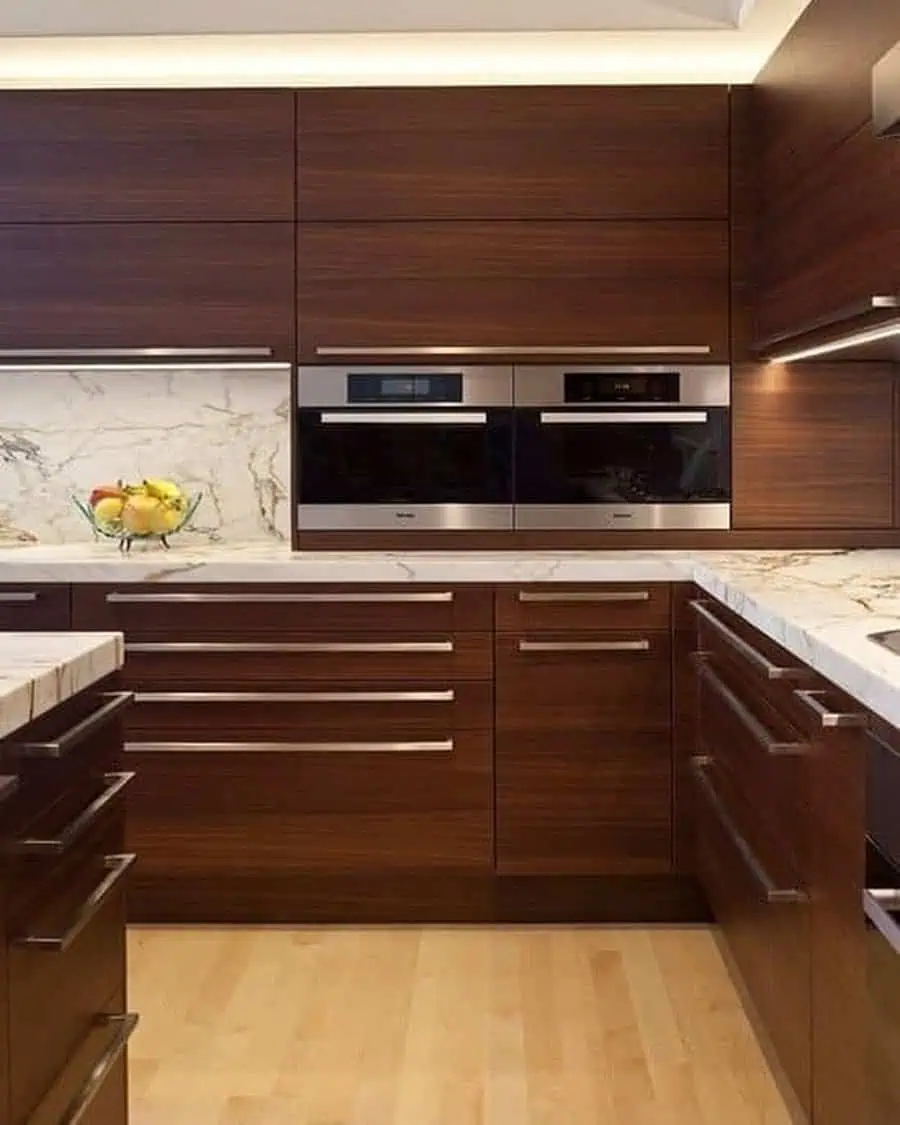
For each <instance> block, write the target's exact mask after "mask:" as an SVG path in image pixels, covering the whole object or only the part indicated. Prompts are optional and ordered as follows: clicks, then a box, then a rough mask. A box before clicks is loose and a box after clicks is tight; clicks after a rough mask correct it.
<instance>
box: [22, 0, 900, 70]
mask: <svg viewBox="0 0 900 1125" xmlns="http://www.w3.org/2000/svg"><path fill="white" fill-rule="evenodd" d="M811 2H813V0H0V88H34V89H41V88H87V87H165V86H196V87H203V86H223V87H224V86H393V85H406V86H450V85H540V84H566V85H615V84H665V83H673V84H678V83H683V84H696V83H743V82H752V81H753V79H754V78H755V77H756V75H757V74H758V73H759V71H760V70H761V69H762V67H763V66H764V65H765V63H766V61H767V60H768V58H769V57H770V56H771V54H772V53H773V52H774V51H775V50H776V48H777V46H778V44H779V43H780V42H781V40H782V39H783V38H784V36H785V35H786V34H787V32H788V31H789V30H790V28H791V26H792V25H793V23H794V21H795V20H796V19H797V18H798V16H799V15H800V14H801V13H802V12H803V10H804V9H805V8H806V7H807V6H808V5H809V4H810V3H811ZM847 2H848V3H849V2H851V0H847ZM892 2H893V0H892ZM373 32H377V33H376V34H373Z"/></svg>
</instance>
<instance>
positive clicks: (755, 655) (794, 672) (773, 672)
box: [689, 601, 810, 681]
mask: <svg viewBox="0 0 900 1125" xmlns="http://www.w3.org/2000/svg"><path fill="white" fill-rule="evenodd" d="M689 604H690V607H691V609H692V610H693V611H694V613H696V614H697V616H698V617H700V618H702V620H703V621H705V622H706V623H707V625H709V626H711V627H712V628H713V629H714V630H715V632H716V633H717V634H718V636H719V637H720V638H721V639H722V640H723V641H724V642H725V643H726V644H727V645H728V646H729V647H730V648H733V649H734V650H735V652H737V653H738V654H739V655H740V656H742V657H744V659H745V660H747V661H749V663H751V664H753V665H754V667H756V668H757V669H758V670H759V671H760V672H761V673H762V674H763V675H764V676H765V677H766V679H769V680H800V681H803V680H808V679H809V676H810V673H809V671H808V670H807V669H806V668H801V667H794V668H791V667H787V668H785V667H782V666H781V665H779V664H774V663H773V662H772V661H771V660H769V658H768V657H767V656H764V655H763V654H762V653H761V652H758V651H757V650H756V649H755V648H754V647H753V646H752V645H751V644H749V643H748V642H747V641H745V640H744V638H743V637H741V636H739V635H738V634H737V633H735V631H734V630H733V629H729V628H728V626H727V625H726V624H725V622H724V621H720V620H719V618H718V617H716V615H715V614H714V613H712V612H711V611H710V609H709V608H708V606H707V605H706V603H705V602H698V601H694V602H690V603H689Z"/></svg>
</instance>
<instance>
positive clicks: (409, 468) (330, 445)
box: [298, 407, 513, 526]
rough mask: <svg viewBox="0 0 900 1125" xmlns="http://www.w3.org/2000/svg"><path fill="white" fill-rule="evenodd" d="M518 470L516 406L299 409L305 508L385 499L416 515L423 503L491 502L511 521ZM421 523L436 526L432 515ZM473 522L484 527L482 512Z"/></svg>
mask: <svg viewBox="0 0 900 1125" xmlns="http://www.w3.org/2000/svg"><path fill="white" fill-rule="evenodd" d="M512 469H513V466H512V411H511V410H510V409H506V408H485V409H479V408H474V409H469V408H459V409H455V408H445V407H441V408H438V409H425V408H421V407H412V408H406V409H404V408H403V407H396V408H385V407H373V408H371V409H368V408H367V409H361V408H358V407H357V408H334V409H316V410H312V409H307V410H301V411H300V412H299V434H298V471H299V481H298V497H299V504H300V507H301V509H304V508H307V507H308V506H325V507H328V508H330V509H339V508H344V509H346V510H348V511H349V510H351V509H353V510H358V509H359V508H362V507H372V506H376V505H380V506H386V507H388V508H390V509H397V513H396V515H397V518H399V519H401V520H402V519H403V518H406V517H408V518H410V519H414V518H415V516H414V515H413V516H409V513H410V512H413V513H415V512H416V510H417V509H427V508H434V507H445V508H448V509H453V508H460V507H461V508H462V509H463V511H465V509H470V508H487V509H491V510H492V511H493V512H494V513H495V516H496V518H500V514H501V513H502V518H503V520H504V522H505V525H506V526H510V525H511V520H512ZM388 515H389V516H390V513H388ZM419 522H420V525H422V524H429V523H430V525H431V526H435V524H434V523H433V521H429V520H428V518H427V513H426V517H425V518H424V519H422V520H421V521H419ZM490 522H491V521H490V520H488V524H489V525H490ZM388 524H389V525H390V524H391V519H389V520H388ZM357 526H359V522H358V521H357ZM468 526H478V517H477V514H476V516H475V523H474V524H472V523H471V522H470V523H469V524H468Z"/></svg>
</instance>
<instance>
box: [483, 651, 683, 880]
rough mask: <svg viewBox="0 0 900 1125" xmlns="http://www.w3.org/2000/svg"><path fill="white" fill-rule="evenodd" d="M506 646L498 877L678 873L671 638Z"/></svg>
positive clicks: (501, 673) (501, 656) (500, 712)
mask: <svg viewBox="0 0 900 1125" xmlns="http://www.w3.org/2000/svg"><path fill="white" fill-rule="evenodd" d="M497 645H498V651H497V686H496V701H497V702H496V707H497V734H496V739H497V742H496V767H495V768H496V785H497V812H496V818H497V819H496V834H497V869H498V871H499V872H500V873H501V874H504V875H508V874H516V875H537V874H542V875H575V874H653V873H665V872H667V871H669V870H670V869H671V862H672V731H671V714H670V691H671V683H670V642H669V636H668V634H644V635H642V636H637V635H634V634H624V633H623V634H618V635H616V634H612V633H610V634H573V633H565V634H557V635H556V636H553V635H550V634H541V635H540V636H539V637H536V638H534V639H532V638H529V637H525V636H519V635H507V636H501V637H499V638H498V641H497Z"/></svg>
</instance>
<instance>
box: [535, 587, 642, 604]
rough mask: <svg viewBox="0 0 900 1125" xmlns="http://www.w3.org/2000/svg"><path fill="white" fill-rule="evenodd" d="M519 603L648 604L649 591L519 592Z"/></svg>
mask: <svg viewBox="0 0 900 1125" xmlns="http://www.w3.org/2000/svg"><path fill="white" fill-rule="evenodd" d="M519 601H520V602H547V603H551V602H556V603H559V604H565V603H566V602H579V603H580V602H604V603H609V602H649V601H650V591H649V590H620V591H615V590H596V591H590V592H589V591H586V590H573V591H572V592H571V593H568V594H567V593H563V592H559V593H552V594H544V593H539V592H538V591H536V590H520V591H519Z"/></svg>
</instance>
